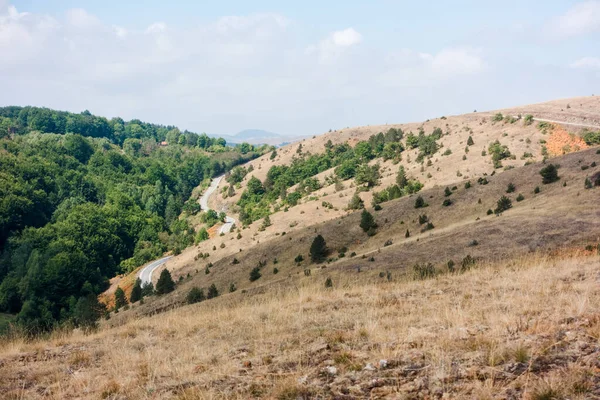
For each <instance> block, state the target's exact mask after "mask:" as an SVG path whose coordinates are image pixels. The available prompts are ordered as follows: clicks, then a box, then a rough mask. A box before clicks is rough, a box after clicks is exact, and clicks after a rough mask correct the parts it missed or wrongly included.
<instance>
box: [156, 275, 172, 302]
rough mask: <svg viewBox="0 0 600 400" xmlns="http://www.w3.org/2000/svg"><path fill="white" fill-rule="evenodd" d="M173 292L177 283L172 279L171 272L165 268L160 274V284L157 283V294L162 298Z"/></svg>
mask: <svg viewBox="0 0 600 400" xmlns="http://www.w3.org/2000/svg"><path fill="white" fill-rule="evenodd" d="M173 290H175V282H174V281H173V277H171V273H170V272H169V270H168V269H166V268H165V269H163V270H162V272H161V273H160V277H159V278H158V282H156V294H158V295H159V296H160V295H163V294H167V293H171V292H172V291H173Z"/></svg>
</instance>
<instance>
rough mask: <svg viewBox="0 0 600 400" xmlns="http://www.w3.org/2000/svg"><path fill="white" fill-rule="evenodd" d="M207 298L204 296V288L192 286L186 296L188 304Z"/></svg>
mask: <svg viewBox="0 0 600 400" xmlns="http://www.w3.org/2000/svg"><path fill="white" fill-rule="evenodd" d="M205 299H206V297H205V296H204V290H202V289H200V288H198V287H193V288H191V289H190V291H189V292H188V294H187V297H186V300H187V302H188V304H194V303H199V302H201V301H204V300H205Z"/></svg>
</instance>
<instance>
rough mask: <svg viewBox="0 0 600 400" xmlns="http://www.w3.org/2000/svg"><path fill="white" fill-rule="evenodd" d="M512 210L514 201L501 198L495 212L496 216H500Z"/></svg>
mask: <svg viewBox="0 0 600 400" xmlns="http://www.w3.org/2000/svg"><path fill="white" fill-rule="evenodd" d="M510 208H512V201H511V200H510V199H509V198H508V197H506V196H502V197H500V200H498V203H497V207H496V209H495V210H494V212H495V213H496V214H500V213H502V212H503V211H506V210H508V209H510Z"/></svg>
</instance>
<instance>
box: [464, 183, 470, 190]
mask: <svg viewBox="0 0 600 400" xmlns="http://www.w3.org/2000/svg"><path fill="white" fill-rule="evenodd" d="M470 188H471V181H467V182H466V183H465V189H470Z"/></svg>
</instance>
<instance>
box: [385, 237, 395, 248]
mask: <svg viewBox="0 0 600 400" xmlns="http://www.w3.org/2000/svg"><path fill="white" fill-rule="evenodd" d="M393 243H394V242H393V241H392V239H388V240H386V241H385V243H384V244H383V247H387V246H391V245H392V244H393Z"/></svg>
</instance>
